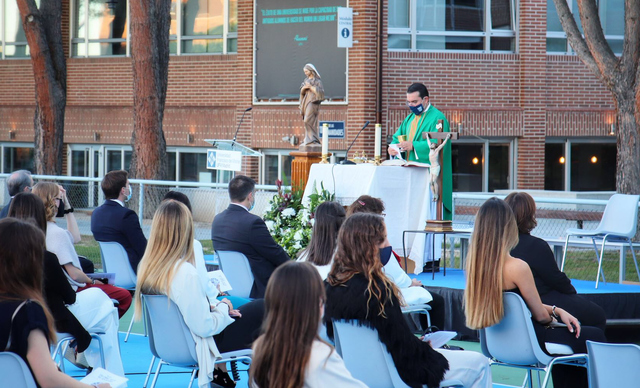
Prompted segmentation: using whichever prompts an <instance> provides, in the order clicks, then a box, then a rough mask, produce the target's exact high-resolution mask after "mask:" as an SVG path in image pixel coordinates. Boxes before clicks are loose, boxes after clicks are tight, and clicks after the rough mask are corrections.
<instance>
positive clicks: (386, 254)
mask: <svg viewBox="0 0 640 388" xmlns="http://www.w3.org/2000/svg"><path fill="white" fill-rule="evenodd" d="M390 257H391V247H390V246H388V247H384V248H380V261H381V262H382V265H387V263H388V262H389V258H390Z"/></svg>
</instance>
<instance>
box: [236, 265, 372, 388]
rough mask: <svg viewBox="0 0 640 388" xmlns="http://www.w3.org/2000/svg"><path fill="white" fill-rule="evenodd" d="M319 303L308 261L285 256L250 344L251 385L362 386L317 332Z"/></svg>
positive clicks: (318, 283) (321, 296)
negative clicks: (259, 330)
mask: <svg viewBox="0 0 640 388" xmlns="http://www.w3.org/2000/svg"><path fill="white" fill-rule="evenodd" d="M324 303H325V291H324V285H323V284H322V280H321V279H320V275H319V274H318V271H316V270H315V269H314V267H313V266H312V265H311V264H310V263H307V262H288V263H285V264H283V265H281V266H279V267H278V268H277V269H276V270H275V271H274V272H273V275H271V278H270V279H269V283H268V284H267V290H266V294H265V310H266V318H265V321H264V325H263V329H262V335H261V336H260V337H259V338H258V339H257V340H256V341H255V343H254V346H253V361H252V363H251V369H250V371H249V374H250V379H251V384H250V386H251V387H254V388H267V387H269V388H271V387H273V388H300V387H306V388H315V387H318V388H320V387H341V388H342V387H344V388H361V387H366V386H365V385H364V384H363V383H362V382H360V381H358V380H356V379H354V378H353V377H352V376H351V373H349V371H348V370H347V369H346V367H345V365H344V362H343V361H342V359H341V358H340V356H339V355H338V354H337V353H336V351H335V349H334V348H333V346H331V345H329V344H328V343H326V342H325V341H323V340H322V339H320V337H319V336H318V327H319V325H320V319H322V315H323V312H324Z"/></svg>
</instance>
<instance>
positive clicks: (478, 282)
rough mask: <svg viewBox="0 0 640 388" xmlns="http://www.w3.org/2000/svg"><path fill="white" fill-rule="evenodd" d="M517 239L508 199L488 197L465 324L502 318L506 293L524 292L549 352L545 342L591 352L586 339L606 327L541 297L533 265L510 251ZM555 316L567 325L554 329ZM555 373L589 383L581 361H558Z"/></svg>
mask: <svg viewBox="0 0 640 388" xmlns="http://www.w3.org/2000/svg"><path fill="white" fill-rule="evenodd" d="M517 244H518V227H517V225H516V219H515V217H514V216H513V212H512V211H511V209H510V208H509V206H508V205H507V204H506V203H505V202H504V201H502V200H500V199H498V198H495V197H494V198H491V199H488V200H487V201H486V202H485V203H484V204H483V205H482V206H481V207H480V210H479V211H478V214H477V215H476V221H475V226H474V229H473V234H472V235H471V243H470V244H469V247H470V248H469V254H468V256H467V268H466V273H467V287H466V289H465V294H464V297H465V298H464V300H465V303H464V305H465V315H466V319H467V326H468V327H470V328H472V329H482V328H485V327H488V326H491V325H494V324H496V323H498V322H500V320H501V319H502V317H503V316H504V306H503V298H502V293H503V292H505V291H510V292H515V293H518V294H520V295H521V296H522V298H523V299H524V301H525V303H526V304H527V307H529V310H530V311H531V314H532V318H531V319H532V321H533V326H534V328H535V331H536V336H537V338H538V342H540V346H541V347H542V349H543V350H544V351H545V352H546V348H545V342H552V343H560V344H566V345H569V346H571V348H572V349H573V351H574V352H576V353H586V352H587V348H586V345H585V341H586V340H592V341H598V342H604V341H605V338H604V333H603V332H602V330H600V329H598V328H596V327H589V326H581V325H580V322H579V321H578V320H577V319H576V318H575V317H574V316H573V315H571V314H569V313H568V312H567V311H566V310H564V309H562V308H560V307H556V306H549V305H546V304H543V303H542V302H541V301H540V295H538V291H537V290H536V286H535V282H534V280H533V275H532V273H531V269H530V268H529V266H528V265H527V263H526V262H524V261H522V260H520V259H517V258H514V257H513V256H511V255H510V254H509V252H510V251H511V250H512V249H513V248H514V247H515V246H516V245H517ZM555 321H562V322H563V323H565V324H566V325H567V328H550V327H549V326H548V325H549V324H551V323H553V322H555ZM505 345H506V346H509V345H510V344H505ZM552 378H553V386H554V387H563V388H565V387H567V388H569V387H586V386H588V382H587V372H586V369H584V368H581V367H577V366H568V365H556V366H554V367H553V369H552Z"/></svg>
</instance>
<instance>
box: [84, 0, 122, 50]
mask: <svg viewBox="0 0 640 388" xmlns="http://www.w3.org/2000/svg"><path fill="white" fill-rule="evenodd" d="M128 4H129V2H128V1H127V0H118V1H117V2H116V3H115V4H112V3H109V4H108V2H107V0H75V2H74V3H73V8H72V10H71V11H72V13H73V16H72V18H73V19H72V20H73V29H72V34H73V36H72V40H71V51H72V52H71V55H72V56H74V57H97V56H125V55H127V35H128V33H129V32H128V30H129V21H128V19H129V17H128V13H129V7H128Z"/></svg>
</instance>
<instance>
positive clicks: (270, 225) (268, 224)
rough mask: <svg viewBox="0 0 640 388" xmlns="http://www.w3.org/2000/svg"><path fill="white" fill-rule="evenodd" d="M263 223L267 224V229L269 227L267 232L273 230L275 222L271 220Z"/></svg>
mask: <svg viewBox="0 0 640 388" xmlns="http://www.w3.org/2000/svg"><path fill="white" fill-rule="evenodd" d="M264 223H265V224H266V225H267V229H269V232H273V229H274V228H275V225H276V223H275V222H273V221H265V222H264Z"/></svg>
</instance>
